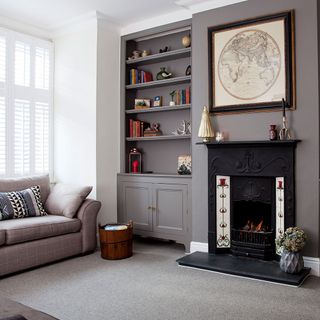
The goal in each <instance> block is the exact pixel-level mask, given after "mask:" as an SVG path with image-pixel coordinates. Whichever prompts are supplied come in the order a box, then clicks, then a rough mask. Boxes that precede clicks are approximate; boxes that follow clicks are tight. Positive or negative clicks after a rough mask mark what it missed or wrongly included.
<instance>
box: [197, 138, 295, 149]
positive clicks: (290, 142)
mask: <svg viewBox="0 0 320 320" xmlns="http://www.w3.org/2000/svg"><path fill="white" fill-rule="evenodd" d="M298 142H301V140H275V141H270V140H251V141H247V140H243V141H221V142H214V141H212V142H207V143H206V142H196V144H198V145H206V146H211V147H217V148H219V147H223V146H230V145H234V146H246V145H247V146H255V145H261V146H277V145H278V146H284V145H294V146H295V145H297V143H298Z"/></svg>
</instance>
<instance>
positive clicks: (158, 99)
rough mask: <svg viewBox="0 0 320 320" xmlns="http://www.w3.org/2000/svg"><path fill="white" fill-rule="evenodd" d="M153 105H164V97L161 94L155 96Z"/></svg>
mask: <svg viewBox="0 0 320 320" xmlns="http://www.w3.org/2000/svg"><path fill="white" fill-rule="evenodd" d="M153 106H154V107H162V97H161V96H156V97H154V99H153Z"/></svg>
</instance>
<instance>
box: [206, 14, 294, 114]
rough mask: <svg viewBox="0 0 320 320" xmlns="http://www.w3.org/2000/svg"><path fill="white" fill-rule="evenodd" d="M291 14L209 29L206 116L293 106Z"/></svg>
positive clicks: (292, 28)
mask: <svg viewBox="0 0 320 320" xmlns="http://www.w3.org/2000/svg"><path fill="white" fill-rule="evenodd" d="M294 30H295V28H294V11H293V10H292V11H285V12H281V13H277V14H273V15H268V16H263V17H258V18H253V19H249V20H243V21H238V22H234V23H229V24H226V25H220V26H215V27H211V28H209V30H208V38H209V66H210V72H209V99H210V112H213V113H217V114H219V113H234V112H250V111H267V110H273V109H280V108H281V106H282V99H283V98H284V99H285V100H286V101H287V103H288V105H289V106H290V109H291V110H294V109H295V108H296V83H295V35H294Z"/></svg>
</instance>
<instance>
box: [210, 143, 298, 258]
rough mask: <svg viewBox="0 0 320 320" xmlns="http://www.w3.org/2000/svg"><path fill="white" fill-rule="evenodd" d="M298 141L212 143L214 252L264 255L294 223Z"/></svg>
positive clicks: (268, 254) (269, 255)
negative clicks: (295, 164)
mask: <svg viewBox="0 0 320 320" xmlns="http://www.w3.org/2000/svg"><path fill="white" fill-rule="evenodd" d="M296 143H297V141H277V142H269V141H261V142H259V141H253V142H224V143H220V144H218V143H212V144H207V147H208V177H209V181H208V185H209V188H208V196H209V197H208V199H209V210H208V215H209V216H208V221H209V230H208V242H209V253H215V254H219V253H232V254H234V255H240V256H248V257H252V258H259V259H264V260H272V259H274V258H275V257H276V252H275V238H276V236H277V235H278V234H279V233H281V232H283V231H284V230H285V228H286V227H288V226H293V225H294V220H295V219H294V205H295V201H294V149H295V146H296Z"/></svg>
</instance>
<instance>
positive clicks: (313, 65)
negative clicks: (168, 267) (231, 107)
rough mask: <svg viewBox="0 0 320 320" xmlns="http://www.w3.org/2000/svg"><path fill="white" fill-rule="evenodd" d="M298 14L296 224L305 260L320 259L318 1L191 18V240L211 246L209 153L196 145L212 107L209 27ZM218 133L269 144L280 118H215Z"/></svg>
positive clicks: (271, 0)
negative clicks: (271, 129) (303, 239)
mask: <svg viewBox="0 0 320 320" xmlns="http://www.w3.org/2000/svg"><path fill="white" fill-rule="evenodd" d="M291 9H294V10H295V15H296V65H297V72H296V76H297V110H296V111H294V112H290V114H289V124H290V126H292V128H293V129H294V133H295V137H296V138H298V139H301V140H302V142H301V143H299V145H298V147H297V157H296V225H297V226H300V227H302V228H304V229H305V231H306V232H307V234H308V236H309V240H308V245H307V247H306V249H305V251H304V254H305V255H308V256H313V257H318V256H319V86H318V84H319V83H318V82H319V74H318V38H317V36H318V35H317V30H318V17H317V12H318V10H317V0H307V1H302V0H281V1H279V0H267V1H266V0H249V1H247V2H242V3H240V4H235V5H232V6H228V7H223V8H219V9H214V10H211V11H206V12H201V13H198V14H195V15H193V19H192V70H193V74H192V93H193V101H192V119H193V120H192V121H193V133H192V157H193V158H192V162H193V165H192V167H193V173H192V176H193V178H192V180H193V195H192V217H193V218H192V240H193V241H195V242H205V243H206V242H208V238H207V234H208V204H207V203H208V189H207V188H208V182H207V179H208V176H207V173H208V171H207V170H208V168H207V149H206V147H205V146H202V145H196V144H195V143H196V142H198V141H200V140H199V138H198V137H197V131H198V128H199V124H200V118H201V111H202V108H203V105H208V100H209V98H208V97H209V92H208V90H209V88H208V71H209V66H208V27H211V26H216V25H220V24H225V23H228V22H234V21H239V20H243V19H247V18H253V17H257V16H263V15H268V14H272V13H277V12H281V11H286V10H291ZM212 123H213V126H214V129H215V130H216V131H226V132H228V133H229V139H230V140H265V139H268V130H269V125H270V124H279V125H280V124H281V113H280V112H279V111H276V112H264V113H251V114H237V115H224V116H215V117H213V119H212Z"/></svg>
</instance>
